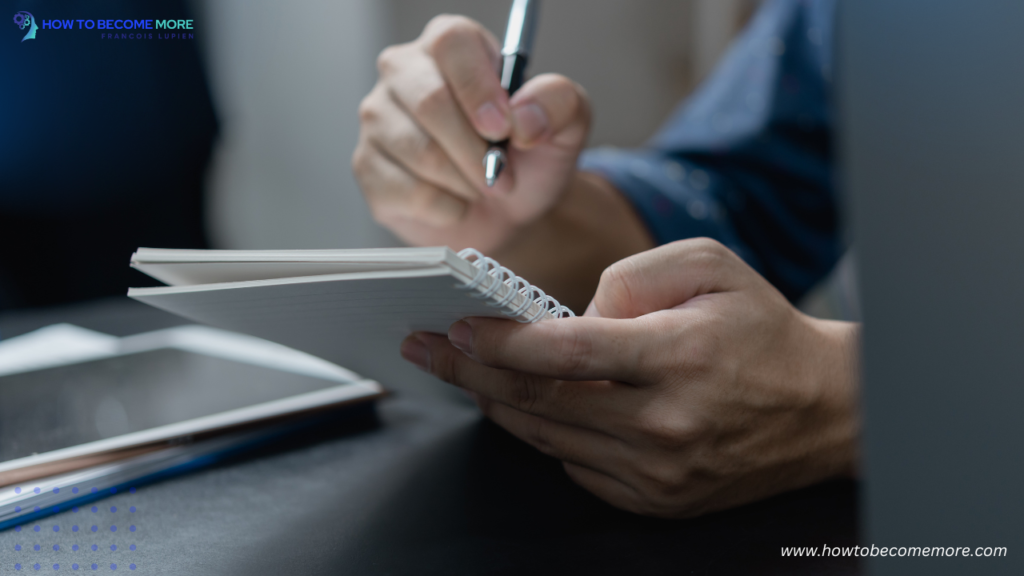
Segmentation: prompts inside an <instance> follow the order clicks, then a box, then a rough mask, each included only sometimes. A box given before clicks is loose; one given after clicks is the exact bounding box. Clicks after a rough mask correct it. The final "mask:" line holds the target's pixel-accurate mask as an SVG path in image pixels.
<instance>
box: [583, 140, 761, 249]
mask: <svg viewBox="0 0 1024 576" xmlns="http://www.w3.org/2000/svg"><path fill="white" fill-rule="evenodd" d="M579 168H580V170H584V171H586V172H593V173H596V174H598V175H600V176H602V177H603V178H604V179H606V180H608V181H609V182H610V183H611V184H612V185H613V186H615V188H617V189H618V190H619V191H620V192H621V193H622V194H623V195H625V196H626V198H628V199H629V201H630V202H631V203H632V204H633V207H634V208H635V209H636V211H637V213H638V214H639V215H640V218H641V219H642V220H643V221H644V224H646V226H647V229H648V230H649V231H650V232H651V235H652V236H654V239H655V241H656V242H657V243H658V244H659V245H661V244H667V243H669V242H674V241H676V240H683V239H686V238H697V237H706V238H713V239H715V240H717V241H719V242H721V243H722V244H724V245H725V246H727V247H728V248H729V249H730V250H732V251H733V252H735V253H736V254H737V255H739V256H740V257H741V258H743V259H744V260H745V261H746V262H747V263H748V264H750V265H751V266H753V267H754V268H755V269H757V268H758V262H757V261H756V260H757V259H756V257H755V256H754V255H753V253H752V252H751V251H750V250H749V249H748V248H747V247H746V246H744V245H743V243H742V242H740V240H739V238H738V236H737V234H736V230H735V228H734V227H733V224H732V222H731V221H730V220H729V217H728V212H727V211H726V210H725V207H724V206H723V205H722V202H721V201H720V200H719V199H720V198H723V197H724V192H725V189H726V188H727V187H728V186H729V185H730V184H729V183H728V182H726V181H725V180H724V179H722V178H721V177H719V176H718V175H716V174H714V173H713V172H711V171H709V170H707V169H706V168H703V167H701V166H700V165H698V164H695V163H693V162H691V161H689V160H686V159H680V158H674V157H672V156H669V155H666V154H665V153H663V152H659V151H656V150H619V149H614V148H595V149H591V150H586V151H584V152H583V154H582V155H581V156H580V161H579Z"/></svg>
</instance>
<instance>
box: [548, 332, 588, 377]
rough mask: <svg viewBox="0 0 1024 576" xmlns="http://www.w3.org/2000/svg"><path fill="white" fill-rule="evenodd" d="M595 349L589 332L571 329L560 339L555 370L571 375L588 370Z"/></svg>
mask: <svg viewBox="0 0 1024 576" xmlns="http://www.w3.org/2000/svg"><path fill="white" fill-rule="evenodd" d="M593 349H594V344H593V341H592V340H591V339H590V335H589V333H585V332H582V331H580V330H572V331H570V332H569V333H568V334H566V335H564V336H562V337H561V338H559V339H558V347H557V354H556V356H555V360H554V363H555V366H554V367H553V368H554V369H555V372H557V373H558V374H565V375H571V374H575V373H577V372H580V371H586V369H587V368H588V367H589V366H590V360H591V354H592V353H593Z"/></svg>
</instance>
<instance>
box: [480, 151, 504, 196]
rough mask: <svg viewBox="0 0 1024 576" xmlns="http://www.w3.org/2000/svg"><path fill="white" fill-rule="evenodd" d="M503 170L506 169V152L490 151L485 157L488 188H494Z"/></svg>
mask: <svg viewBox="0 0 1024 576" xmlns="http://www.w3.org/2000/svg"><path fill="white" fill-rule="evenodd" d="M503 168H505V152H504V151H502V150H501V148H491V149H490V150H488V151H487V154H486V155H485V156H484V178H485V179H486V180H487V187H488V188H493V187H494V183H495V182H497V181H498V176H500V175H501V170H502V169H503Z"/></svg>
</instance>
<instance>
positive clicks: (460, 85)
mask: <svg viewBox="0 0 1024 576" xmlns="http://www.w3.org/2000/svg"><path fill="white" fill-rule="evenodd" d="M422 41H423V42H424V44H425V46H426V50H427V52H428V53H429V54H430V55H431V56H433V58H434V61H435V62H437V67H438V69H439V70H440V71H441V75H442V76H444V79H445V81H446V82H447V84H448V86H449V87H450V88H451V91H452V93H453V95H454V96H455V99H456V101H458V103H459V105H460V106H461V107H462V110H463V112H464V113H465V114H466V116H467V117H468V118H469V119H470V121H471V122H472V124H473V127H474V128H475V129H476V131H477V132H478V133H479V134H480V135H481V136H483V137H484V138H486V139H488V140H491V141H499V140H504V139H505V138H506V137H508V133H509V130H510V129H511V119H510V117H509V116H510V114H509V103H508V94H507V93H506V92H505V90H504V89H503V88H502V87H501V81H500V79H499V78H498V66H499V60H498V59H499V53H498V49H497V40H496V39H495V38H494V37H493V36H492V35H491V33H490V32H488V31H487V29H486V28H484V27H483V26H481V25H480V24H478V23H476V22H474V21H473V20H470V19H469V18H465V17H463V16H449V15H445V16H439V17H437V18H435V19H433V20H431V22H430V23H429V24H428V25H427V27H426V29H425V31H424V35H423V38H422Z"/></svg>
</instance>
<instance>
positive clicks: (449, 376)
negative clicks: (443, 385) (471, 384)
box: [431, 352, 466, 388]
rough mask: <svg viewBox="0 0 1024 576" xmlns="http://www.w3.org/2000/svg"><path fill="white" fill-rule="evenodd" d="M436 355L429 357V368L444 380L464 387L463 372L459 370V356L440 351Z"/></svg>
mask: <svg viewBox="0 0 1024 576" xmlns="http://www.w3.org/2000/svg"><path fill="white" fill-rule="evenodd" d="M437 356H438V357H437V358H436V359H435V358H431V364H432V365H431V370H432V371H433V373H434V375H435V376H437V377H438V378H440V379H441V380H444V381H445V382H447V383H449V384H451V385H453V386H458V387H459V388H465V384H466V382H465V374H463V372H462V371H461V370H460V364H459V358H458V356H457V355H455V354H449V353H447V352H441V353H440V354H438V355H437Z"/></svg>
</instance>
